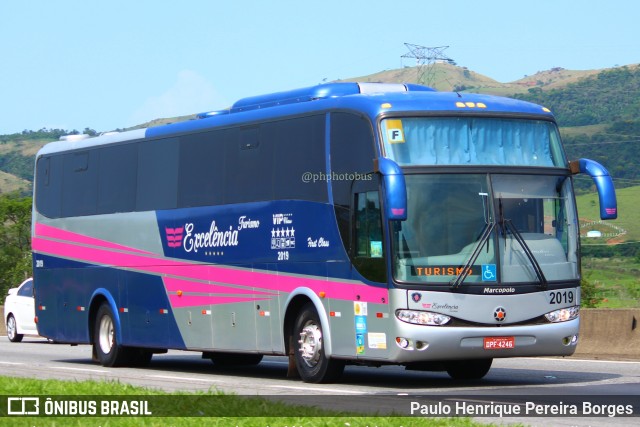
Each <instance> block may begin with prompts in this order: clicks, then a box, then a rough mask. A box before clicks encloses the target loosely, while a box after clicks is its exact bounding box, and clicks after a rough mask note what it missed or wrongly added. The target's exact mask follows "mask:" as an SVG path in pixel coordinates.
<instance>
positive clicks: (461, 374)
mask: <svg viewBox="0 0 640 427" xmlns="http://www.w3.org/2000/svg"><path fill="white" fill-rule="evenodd" d="M491 363H493V359H474V360H456V361H453V362H448V363H447V364H446V369H447V373H448V374H449V376H450V377H451V378H453V379H454V380H479V379H480V378H483V377H484V376H485V375H487V373H488V372H489V369H491Z"/></svg>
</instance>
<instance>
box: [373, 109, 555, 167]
mask: <svg viewBox="0 0 640 427" xmlns="http://www.w3.org/2000/svg"><path fill="white" fill-rule="evenodd" d="M382 136H383V142H384V148H385V156H386V157H388V158H390V159H392V160H394V161H395V162H396V163H398V164H399V165H400V166H411V165H501V166H543V167H544V166H546V167H562V168H564V167H566V165H567V161H566V159H565V157H564V154H563V151H562V148H561V143H560V137H559V135H558V130H557V127H556V125H555V124H554V123H552V122H549V121H545V120H524V119H508V118H489V117H403V118H388V119H384V120H382Z"/></svg>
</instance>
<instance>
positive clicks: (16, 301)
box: [4, 278, 38, 342]
mask: <svg viewBox="0 0 640 427" xmlns="http://www.w3.org/2000/svg"><path fill="white" fill-rule="evenodd" d="M35 317H36V309H35V302H34V298H33V279H31V278H29V279H27V280H25V281H24V282H22V283H21V284H20V286H18V287H17V288H11V289H9V294H8V295H7V297H6V298H5V300H4V320H5V323H6V325H7V337H8V338H9V341H11V342H20V341H22V338H23V336H24V335H38V329H37V328H36V322H35Z"/></svg>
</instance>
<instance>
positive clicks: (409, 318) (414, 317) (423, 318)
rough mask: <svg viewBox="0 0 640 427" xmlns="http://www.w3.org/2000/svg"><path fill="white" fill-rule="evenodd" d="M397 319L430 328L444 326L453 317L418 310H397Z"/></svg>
mask: <svg viewBox="0 0 640 427" xmlns="http://www.w3.org/2000/svg"><path fill="white" fill-rule="evenodd" d="M396 317H397V318H398V319H400V320H402V321H403V322H407V323H412V324H414V325H428V326H442V325H445V324H447V323H448V322H449V320H451V317H449V316H447V315H444V314H440V313H432V312H430V311H418V310H397V311H396Z"/></svg>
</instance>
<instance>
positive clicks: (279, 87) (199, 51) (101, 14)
mask: <svg viewBox="0 0 640 427" xmlns="http://www.w3.org/2000/svg"><path fill="white" fill-rule="evenodd" d="M638 17H640V2H639V1H637V0H609V1H601V0H579V1H577V0H536V1H529V2H520V1H514V0H482V1H478V0H444V1H443V0H438V1H432V0H393V1H389V0H386V1H381V0H340V1H337V0H323V1H315V0H307V1H289V0H282V1H278V0H271V1H266V0H230V1H225V2H223V1H218V0H182V1H180V2H178V1H175V0H173V1H165V0H124V1H123V0H109V1H102V2H92V1H86V0H57V1H50V0H30V1H10V0H0V134H10V133H16V132H22V131H23V130H39V129H42V128H47V129H66V130H73V129H77V130H80V131H81V130H83V129H84V128H87V127H88V128H91V129H94V130H96V131H98V132H106V131H109V130H113V129H116V128H125V127H130V126H134V125H138V124H141V123H145V122H147V121H149V120H152V119H156V118H166V117H175V116H181V115H188V114H194V113H199V112H203V111H211V110H218V109H222V108H226V107H228V106H230V105H231V104H233V102H235V101H236V100H238V99H240V98H243V97H246V96H253V95H261V94H266V93H272V92H280V91H285V90H289V89H295V88H300V87H307V86H314V85H316V84H320V83H322V82H324V81H332V80H337V79H346V78H352V77H359V76H366V75H369V74H373V73H376V72H379V71H382V70H387V69H396V68H401V67H402V66H412V65H415V62H414V61H413V62H412V60H410V59H406V58H405V59H402V58H401V56H402V55H404V54H407V53H409V50H408V49H407V47H406V46H405V43H411V44H415V45H420V46H426V47H441V46H448V48H447V49H446V50H444V53H445V54H446V55H447V56H448V57H450V58H452V59H453V60H454V61H455V62H456V63H457V65H459V66H464V67H467V68H469V69H470V70H473V71H475V72H478V73H480V74H484V75H486V76H488V77H490V78H493V79H495V80H497V81H500V82H510V81H514V80H517V79H520V78H522V77H524V76H525V75H532V74H535V73H536V72H538V71H542V70H548V69H551V68H553V67H563V68H566V69H570V70H589V69H601V68H610V67H614V66H619V65H628V64H635V63H639V62H640V24H639V23H638Z"/></svg>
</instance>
